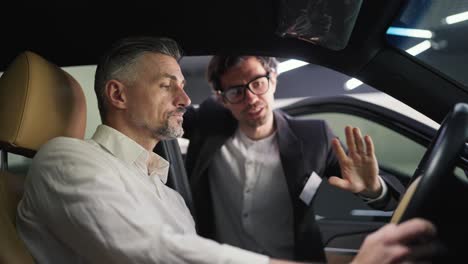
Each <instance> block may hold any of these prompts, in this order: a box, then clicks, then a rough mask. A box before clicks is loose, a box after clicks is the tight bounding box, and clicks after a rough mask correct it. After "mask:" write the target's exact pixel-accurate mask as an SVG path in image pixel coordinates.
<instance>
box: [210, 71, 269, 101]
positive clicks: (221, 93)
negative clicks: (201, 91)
mask: <svg viewBox="0 0 468 264" xmlns="http://www.w3.org/2000/svg"><path fill="white" fill-rule="evenodd" d="M261 78H267V86H268V87H267V89H266V90H265V91H264V92H263V93H256V92H254V91H252V89H250V84H251V83H253V82H255V81H257V80H258V79H261ZM270 78H271V76H270V72H267V73H266V74H265V75H261V76H258V77H256V78H255V79H253V80H251V81H250V82H248V83H246V84H244V85H236V86H232V87H229V88H227V89H226V90H224V91H219V90H218V91H216V92H217V93H218V94H219V95H221V96H222V97H223V98H224V99H226V101H228V102H229V103H231V104H239V103H241V102H242V101H244V100H245V95H246V93H247V91H246V90H247V89H248V90H249V91H250V92H251V93H253V94H255V95H262V94H265V93H266V92H268V90H270ZM239 88H242V92H243V93H242V98H241V99H239V100H238V101H231V100H229V98H227V96H226V93H227V92H228V91H231V90H234V89H239Z"/></svg>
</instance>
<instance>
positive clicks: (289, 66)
mask: <svg viewBox="0 0 468 264" xmlns="http://www.w3.org/2000/svg"><path fill="white" fill-rule="evenodd" d="M307 64H309V63H308V62H305V61H300V60H294V59H291V60H287V61H283V62H281V63H280V64H278V74H280V73H283V72H287V71H290V70H294V69H296V68H299V67H302V66H304V65H307Z"/></svg>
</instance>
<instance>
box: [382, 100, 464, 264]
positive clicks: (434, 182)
mask: <svg viewBox="0 0 468 264" xmlns="http://www.w3.org/2000/svg"><path fill="white" fill-rule="evenodd" d="M467 139H468V104H466V103H458V104H456V105H455V106H454V107H453V109H452V110H451V111H450V112H449V113H448V114H447V116H446V117H445V119H444V121H443V122H442V125H441V127H440V129H439V130H438V132H437V134H436V136H435V138H434V139H433V141H432V143H431V144H430V146H429V148H428V149H427V151H426V153H425V154H424V156H423V158H422V159H421V162H420V163H419V165H418V168H417V169H416V171H415V173H414V175H413V178H412V183H411V184H410V186H409V187H408V189H407V191H406V193H405V195H404V196H403V198H402V199H401V201H400V204H399V205H398V207H397V209H396V210H395V213H394V215H393V217H392V220H391V222H393V223H400V222H403V221H405V220H408V219H411V218H414V217H422V218H425V219H428V220H430V221H431V222H433V223H434V224H435V226H436V228H437V232H438V238H439V241H440V242H441V244H442V245H444V246H445V250H446V251H445V252H444V253H442V254H443V255H444V256H443V258H444V259H445V260H447V257H448V258H449V259H450V258H453V259H454V260H457V259H458V258H459V257H460V256H461V255H466V254H465V253H464V251H465V250H466V249H464V248H463V245H464V244H465V242H466V237H467V236H468V228H467V227H466V221H467V219H466V217H461V215H466V213H465V214H464V213H463V211H464V210H465V209H466V205H467V204H468V203H466V201H465V200H466V199H467V198H466V197H467V196H466V194H467V193H468V187H467V186H468V184H467V183H466V182H464V181H462V180H461V179H459V178H457V177H456V176H455V175H454V169H455V166H456V165H457V163H458V162H459V161H460V158H461V156H463V154H464V152H465V150H466V146H467V145H466V142H467ZM465 155H466V154H465ZM465 181H466V179H465Z"/></svg>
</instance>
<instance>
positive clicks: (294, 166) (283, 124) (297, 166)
mask: <svg viewBox="0 0 468 264" xmlns="http://www.w3.org/2000/svg"><path fill="white" fill-rule="evenodd" d="M274 113H275V122H276V128H277V133H278V147H279V152H280V159H281V163H282V166H283V172H284V175H285V177H286V182H287V184H288V189H289V193H290V195H291V198H292V200H293V202H294V204H297V203H300V201H299V194H300V192H301V187H302V186H303V185H304V183H303V178H304V174H305V170H304V160H303V149H302V144H301V142H300V141H299V139H298V138H297V137H296V135H295V134H294V132H293V131H292V130H291V128H290V126H289V124H288V123H287V121H286V119H285V117H284V116H283V115H282V113H281V112H278V111H275V112H274Z"/></svg>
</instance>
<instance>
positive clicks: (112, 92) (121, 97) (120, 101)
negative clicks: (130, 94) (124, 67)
mask: <svg viewBox="0 0 468 264" xmlns="http://www.w3.org/2000/svg"><path fill="white" fill-rule="evenodd" d="M125 88H126V87H125V85H124V84H123V83H121V82H119V81H117V80H110V81H108V82H107V83H106V87H105V93H106V97H107V101H108V103H109V105H110V106H112V107H115V108H117V109H126V108H127V96H126V89H125Z"/></svg>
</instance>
